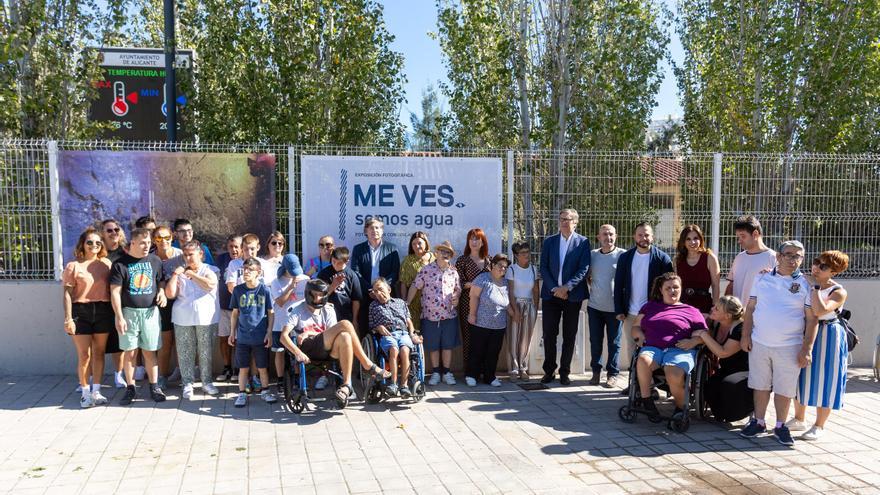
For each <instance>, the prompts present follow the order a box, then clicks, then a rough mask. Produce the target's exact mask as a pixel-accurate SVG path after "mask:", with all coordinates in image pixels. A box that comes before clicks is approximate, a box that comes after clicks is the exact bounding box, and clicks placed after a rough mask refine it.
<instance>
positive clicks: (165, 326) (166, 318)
mask: <svg viewBox="0 0 880 495" xmlns="http://www.w3.org/2000/svg"><path fill="white" fill-rule="evenodd" d="M173 305H174V299H170V300H168V304H166V305H165V307H164V308H159V318H160V319H161V328H162V331H163V332H170V331H172V330H174V323H171V306H173Z"/></svg>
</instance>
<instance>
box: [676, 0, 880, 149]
mask: <svg viewBox="0 0 880 495" xmlns="http://www.w3.org/2000/svg"><path fill="white" fill-rule="evenodd" d="M678 9H679V17H678V32H679V34H680V37H681V40H682V45H683V48H684V51H685V59H684V63H683V64H682V65H681V66H679V67H677V68H676V73H677V76H678V82H679V89H680V93H681V97H682V105H683V107H684V114H685V115H684V120H685V125H684V132H685V139H686V142H687V145H688V147H689V148H690V149H692V150H697V151H699V150H705V151H709V150H713V151H714V150H718V151H763V152H794V151H808V152H863V151H877V150H878V149H880V131H878V123H880V90H878V88H880V43H878V38H877V33H878V32H880V3H878V2H876V1H868V2H854V1H848V0H833V1H825V2H782V1H772V2H767V1H763V0H744V1H738V2H723V1H706V0H680V1H679V7H678Z"/></svg>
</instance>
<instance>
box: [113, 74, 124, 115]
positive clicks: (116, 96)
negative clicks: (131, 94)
mask: <svg viewBox="0 0 880 495" xmlns="http://www.w3.org/2000/svg"><path fill="white" fill-rule="evenodd" d="M110 110H112V111H113V115H115V116H117V117H124V116H125V114H127V113H128V103H126V101H125V83H123V82H122V81H116V82H114V83H113V104H112V105H111V106H110Z"/></svg>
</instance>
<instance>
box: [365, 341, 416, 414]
mask: <svg viewBox="0 0 880 495" xmlns="http://www.w3.org/2000/svg"><path fill="white" fill-rule="evenodd" d="M381 338H382V337H381V336H380V335H377V334H374V333H371V334H368V335H365V336H364V338H363V339H361V346H362V347H363V348H364V353H366V355H367V357H369V358H370V360H371V361H373V362H374V363H376V365H377V366H379V367H380V368H382V369H383V370H389V369H390V366H389V362H388V356H386V355H385V353H384V352H382V348H381V347H380V346H379V340H380V339H381ZM424 355H425V349H424V347H423V346H422V344H415V345H414V347H413V350H412V352H410V354H409V376H408V377H407V379H406V381H407V386H408V387H409V389H410V391H411V392H412V395H411V396H410V397H409V398H410V400H412V402H419V401H421V400H422V399H423V398H425V361H424V358H423V357H424ZM360 376H361V384H362V385H363V390H364V400H365V401H366V402H367V404H377V403H379V402H381V401H383V400H388V399H391V398H393V397H394V396H393V395H391V394H390V393H389V392H388V385H390V383H391V379H390V378H381V377H373V376H371V375H370V374H369V373H361V374H360Z"/></svg>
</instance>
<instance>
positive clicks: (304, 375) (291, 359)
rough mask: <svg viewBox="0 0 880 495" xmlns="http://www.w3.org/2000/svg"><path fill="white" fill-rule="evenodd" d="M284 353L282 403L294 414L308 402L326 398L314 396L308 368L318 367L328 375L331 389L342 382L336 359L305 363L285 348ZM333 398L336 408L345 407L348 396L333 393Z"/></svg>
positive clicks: (301, 410) (298, 412)
mask: <svg viewBox="0 0 880 495" xmlns="http://www.w3.org/2000/svg"><path fill="white" fill-rule="evenodd" d="M284 353H285V355H286V356H287V366H286V367H285V371H284V380H283V388H282V393H283V394H284V404H285V405H287V408H288V409H289V410H290V411H291V412H293V413H294V414H300V413H302V412H303V411H305V410H306V409H307V407H308V404H310V403H314V402H323V401H326V400H327V399H328V398H327V397H317V396H315V395H314V392H313V390H311V389H310V385H311V388H314V383H311V384H310V382H311V381H312V380H310V379H309V373H308V371H309V370H310V369H311V370H314V369H318V370H320V371H321V372H322V373H324V374H325V375H326V376H328V377H330V382H331V383H332V385H333V390H336V389H337V388H338V387H339V386H341V385H342V384H343V382H344V379H343V377H342V373H341V372H340V370H339V363H338V362H337V361H310V362H309V364H306V363H303V362H301V361H297V359H296V356H294V355H293V354H292V353H291V352H290V351H288V350H286V349H285V351H284ZM333 398H334V399H335V400H336V407H337V408H338V409H345V407H346V406H348V400H349V398H348V397H345V398H344V399H343V398H340V397H339V396H336V395H335V396H334V397H333Z"/></svg>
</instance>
